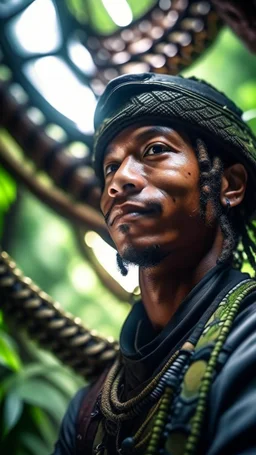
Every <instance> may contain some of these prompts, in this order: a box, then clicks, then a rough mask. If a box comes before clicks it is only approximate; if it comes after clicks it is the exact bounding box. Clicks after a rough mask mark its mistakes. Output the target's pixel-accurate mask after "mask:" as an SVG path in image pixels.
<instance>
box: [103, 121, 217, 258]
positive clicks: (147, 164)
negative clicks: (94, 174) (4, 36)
mask: <svg viewBox="0 0 256 455" xmlns="http://www.w3.org/2000/svg"><path fill="white" fill-rule="evenodd" d="M103 168H104V176H105V187H104V190H103V194H102V198H101V210H102V212H103V214H104V216H105V219H106V223H107V226H108V229H109V233H110V235H111V237H112V239H113V241H114V243H115V245H116V247H117V250H118V252H119V254H120V255H121V257H123V258H124V259H126V260H128V261H131V262H134V263H137V264H138V265H144V266H152V265H156V264H157V263H158V262H160V261H161V259H163V258H165V257H166V256H169V255H173V258H177V257H178V256H179V257H180V255H181V256H182V255H183V257H184V254H185V256H186V251H188V250H189V251H190V254H192V255H193V251H194V252H195V254H196V252H198V250H200V251H201V249H202V248H203V247H204V245H206V243H209V235H210V234H209V232H210V231H211V229H212V228H211V229H210V228H209V227H208V228H207V227H206V226H205V223H204V222H203V221H202V219H201V217H200V204H199V199H200V189H199V166H198V162H197V158H196V155H195V151H194V150H193V148H192V146H191V144H190V142H189V140H188V139H186V138H185V137H184V136H183V135H181V134H180V133H178V132H177V131H174V130H173V129H171V128H169V127H160V126H150V125H149V126H142V127H136V126H131V127H129V128H127V129H125V130H123V131H122V132H121V133H119V134H118V135H117V136H116V137H115V139H114V140H113V141H112V142H111V143H110V144H109V145H108V147H107V150H106V153H105V157H104V162H103ZM199 254H200V253H199ZM145 256H146V257H147V259H146V260H145V261H144V262H143V257H144V258H145Z"/></svg>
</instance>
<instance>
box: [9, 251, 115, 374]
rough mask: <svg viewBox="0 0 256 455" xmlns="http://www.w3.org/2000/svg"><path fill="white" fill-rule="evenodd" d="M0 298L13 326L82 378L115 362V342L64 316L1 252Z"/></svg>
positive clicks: (52, 301) (56, 304)
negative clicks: (13, 322) (13, 321)
mask: <svg viewBox="0 0 256 455" xmlns="http://www.w3.org/2000/svg"><path fill="white" fill-rule="evenodd" d="M0 295H1V304H2V309H3V310H4V311H5V312H6V313H7V314H10V315H11V317H12V318H13V319H15V321H16V324H18V325H20V326H23V327H24V328H25V330H26V331H27V332H28V334H29V335H30V337H32V338H33V339H35V340H36V341H37V342H38V343H39V344H40V345H42V346H43V347H47V348H48V349H50V350H51V351H52V352H53V353H54V354H55V355H56V356H57V357H58V358H59V359H60V360H61V361H62V362H63V363H65V364H66V365H68V366H70V367H71V368H72V369H74V370H75V371H76V372H78V373H79V374H81V375H82V376H84V377H85V378H87V379H88V378H95V377H97V376H99V375H100V374H101V373H102V371H103V370H104V369H105V368H106V366H108V365H109V364H111V363H112V362H113V361H114V359H115V358H116V355H117V351H118V343H117V342H115V341H112V340H110V339H107V338H104V337H102V336H99V335H97V334H96V332H95V331H93V330H89V329H87V328H85V327H84V326H83V325H82V322H81V320H80V319H79V318H73V316H72V315H71V314H70V313H67V312H64V311H63V310H62V309H61V308H60V305H59V304H58V303H57V302H55V301H54V300H53V299H51V298H50V297H49V296H48V295H47V294H46V293H45V292H43V291H42V290H41V289H40V288H39V287H38V286H37V285H35V284H34V283H33V282H32V280H31V279H30V278H27V277H25V276H24V275H23V273H22V272H21V270H19V269H18V268H17V266H16V264H15V262H14V261H13V260H12V259H11V258H10V256H9V255H8V254H7V253H6V252H4V251H2V252H1V254H0Z"/></svg>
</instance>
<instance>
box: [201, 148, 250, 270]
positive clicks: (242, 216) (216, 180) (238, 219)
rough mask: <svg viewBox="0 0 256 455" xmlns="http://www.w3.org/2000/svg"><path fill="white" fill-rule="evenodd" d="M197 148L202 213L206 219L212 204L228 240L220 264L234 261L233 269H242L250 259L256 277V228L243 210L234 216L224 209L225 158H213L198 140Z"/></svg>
mask: <svg viewBox="0 0 256 455" xmlns="http://www.w3.org/2000/svg"><path fill="white" fill-rule="evenodd" d="M195 148H196V154H197V159H198V163H199V169H200V213H201V216H202V218H203V219H204V220H205V218H206V208H207V203H208V202H209V201H211V203H212V207H213V211H214V215H215V216H216V217H218V218H219V223H220V228H221V232H222V234H223V238H224V242H223V248H222V252H221V254H220V256H219V258H218V261H217V262H218V264H222V263H225V262H228V261H233V266H234V267H235V268H238V269H241V268H242V266H243V263H244V260H246V259H247V260H248V262H249V264H250V265H251V267H252V268H253V270H254V273H255V276H256V260H255V254H256V227H255V225H254V224H253V223H252V222H250V221H249V220H248V217H246V213H245V212H244V211H243V209H240V208H239V207H238V208H237V209H236V208H234V209H233V212H234V213H233V214H232V213H231V212H230V211H229V210H227V209H226V208H225V207H222V205H221V202H220V189H221V179H222V175H223V172H224V162H223V160H222V159H221V157H220V156H219V155H214V154H213V155H212V156H211V154H210V153H209V150H208V149H207V146H206V144H205V143H204V142H203V140H201V139H197V140H196V147H195Z"/></svg>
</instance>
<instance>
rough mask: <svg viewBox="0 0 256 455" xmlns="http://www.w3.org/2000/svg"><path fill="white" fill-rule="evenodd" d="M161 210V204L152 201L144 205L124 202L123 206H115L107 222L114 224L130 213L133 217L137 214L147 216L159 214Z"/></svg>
mask: <svg viewBox="0 0 256 455" xmlns="http://www.w3.org/2000/svg"><path fill="white" fill-rule="evenodd" d="M160 212H161V206H160V204H157V203H150V204H147V205H144V206H141V205H137V204H123V205H121V206H114V207H113V208H112V210H111V212H110V214H109V216H108V220H107V224H108V225H109V226H113V224H114V223H115V222H116V221H117V220H118V219H120V218H123V217H125V215H128V216H127V218H129V215H130V216H131V218H132V217H136V216H143V215H144V216H147V215H157V214H159V213H160Z"/></svg>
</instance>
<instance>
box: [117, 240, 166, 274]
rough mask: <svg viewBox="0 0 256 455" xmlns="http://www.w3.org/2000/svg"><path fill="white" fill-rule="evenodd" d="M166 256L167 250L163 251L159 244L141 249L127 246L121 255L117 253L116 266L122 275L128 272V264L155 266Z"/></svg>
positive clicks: (144, 266) (146, 266)
mask: <svg viewBox="0 0 256 455" xmlns="http://www.w3.org/2000/svg"><path fill="white" fill-rule="evenodd" d="M167 256H168V252H166V251H163V250H162V249H161V247H160V245H151V246H148V247H146V248H144V249H143V251H141V250H138V249H135V248H133V247H131V246H129V247H127V248H126V250H125V251H124V253H123V254H122V256H120V255H119V253H117V266H118V268H119V270H120V272H121V274H122V275H123V276H125V275H127V273H128V266H129V265H130V264H131V265H138V266H139V267H142V268H144V269H148V268H152V267H155V266H157V265H158V264H159V263H160V262H161V261H162V260H163V259H165V258H166V257H167Z"/></svg>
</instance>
